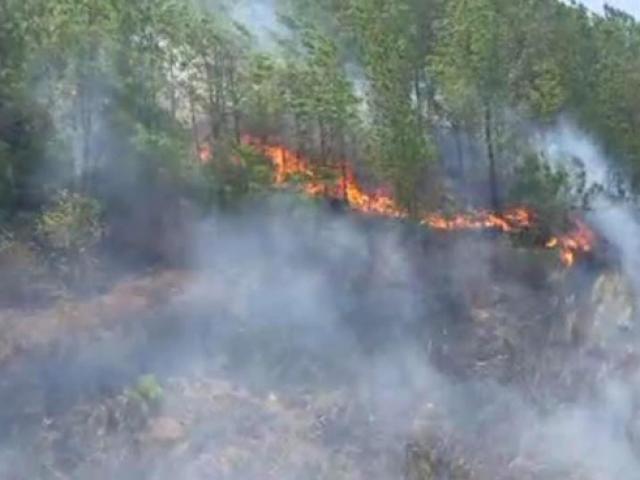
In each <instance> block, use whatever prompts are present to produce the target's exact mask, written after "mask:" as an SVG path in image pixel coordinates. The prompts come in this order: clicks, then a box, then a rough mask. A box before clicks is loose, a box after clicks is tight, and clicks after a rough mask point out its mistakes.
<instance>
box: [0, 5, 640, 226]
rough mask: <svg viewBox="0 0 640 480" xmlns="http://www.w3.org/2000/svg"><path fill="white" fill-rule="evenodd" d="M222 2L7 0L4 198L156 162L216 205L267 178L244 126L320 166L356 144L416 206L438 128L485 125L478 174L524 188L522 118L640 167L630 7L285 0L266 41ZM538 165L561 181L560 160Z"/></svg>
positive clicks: (20, 200)
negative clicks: (562, 120) (580, 131)
mask: <svg viewBox="0 0 640 480" xmlns="http://www.w3.org/2000/svg"><path fill="white" fill-rule="evenodd" d="M219 6H220V8H219V9H217V10H216V11H215V12H211V10H209V9H206V8H201V2H184V1H178V0H143V1H139V2H133V3H131V2H127V1H125V0H113V1H110V2H99V3H96V2H92V1H89V0H81V1H69V0H51V1H44V0H20V1H18V0H2V2H1V3H0V15H2V16H3V22H2V23H0V212H4V215H5V216H6V217H10V216H11V214H13V213H15V211H17V210H21V209H24V208H27V207H28V208H34V207H38V206H39V205H42V203H43V202H46V201H47V200H49V199H48V198H47V194H48V192H50V191H52V190H55V189H56V188H59V186H56V183H57V185H59V184H63V185H65V186H67V187H68V188H69V189H70V190H71V191H78V192H84V193H87V194H89V195H92V196H95V197H98V198H100V199H101V200H102V201H103V202H104V203H105V204H104V207H105V209H109V208H110V207H112V202H113V203H118V202H120V203H125V204H126V203H127V202H129V201H130V196H131V197H133V193H131V192H137V191H138V190H143V188H147V187H149V188H148V189H152V188H151V187H150V186H149V184H154V185H155V183H157V182H160V183H162V185H163V186H167V188H169V187H171V188H176V189H181V190H183V191H185V192H187V193H189V194H191V196H192V197H194V198H198V199H200V200H201V201H202V203H203V204H204V205H205V206H206V207H210V206H213V205H214V204H216V203H222V204H225V205H231V204H233V203H235V202H239V201H241V199H243V198H245V197H246V196H247V195H254V194H258V195H259V194H261V192H263V191H265V186H266V185H268V183H269V176H268V172H267V171H266V167H265V166H264V162H263V159H262V158H260V156H258V155H255V152H251V151H250V149H245V148H244V147H242V146H241V143H242V142H241V139H242V136H243V135H244V134H250V135H252V136H253V137H254V138H258V139H261V140H263V141H273V142H278V143H286V144H287V145H288V146H290V147H291V148H292V149H293V150H295V151H297V152H299V153H301V154H304V155H305V157H308V158H310V159H311V160H312V161H314V162H316V163H317V164H318V169H319V170H321V169H322V168H324V167H335V166H336V165H338V166H339V165H342V163H343V162H344V161H345V160H350V161H353V162H354V163H358V166H359V167H363V170H366V171H368V172H371V173H372V174H373V176H374V180H376V181H377V182H378V183H380V184H384V185H386V186H389V187H392V188H393V190H394V192H395V194H396V196H397V198H398V200H399V201H400V203H401V204H402V205H403V206H404V207H406V208H407V209H408V210H409V211H418V210H420V209H422V208H426V207H430V206H433V205H434V204H438V203H439V202H440V199H441V198H442V191H443V189H444V186H445V185H446V184H447V183H448V178H447V174H446V171H447V167H448V165H447V163H450V159H449V158H444V159H442V158H441V157H442V156H443V153H444V152H439V151H438V146H439V145H440V144H439V142H436V141H435V140H434V139H436V138H439V135H440V133H441V130H442V129H444V128H447V127H451V129H452V130H453V131H455V132H465V133H467V134H468V136H469V138H471V139H472V141H473V142H476V143H479V144H484V147H485V148H484V152H485V154H484V155H474V156H473V158H472V159H470V160H469V162H473V164H472V165H470V167H471V168H466V170H465V172H464V175H465V176H466V177H468V178H464V179H463V180H464V181H465V182H466V183H469V184H475V183H478V182H487V180H488V181H489V182H490V183H491V187H492V190H495V191H496V192H498V191H501V192H509V191H516V190H522V191H525V190H527V189H531V188H533V187H532V186H531V185H529V186H526V187H525V186H524V185H522V184H521V182H520V177H521V176H520V175H516V176H515V177H513V176H510V174H509V173H508V172H512V171H513V170H514V169H515V168H516V167H517V164H518V162H519V160H518V158H519V154H518V152H519V151H520V150H521V148H522V143H526V142H521V140H522V136H523V133H522V130H521V129H519V128H518V125H517V122H514V121H513V118H523V117H524V118H526V120H527V121H529V120H533V121H534V122H536V123H539V122H542V123H547V122H552V121H553V120H554V119H555V118H557V116H558V115H560V114H569V115H570V116H571V117H572V118H575V119H576V121H577V122H578V123H579V124H580V125H581V126H583V127H585V128H587V129H588V130H589V131H590V132H592V133H594V134H595V135H597V136H598V138H601V139H602V141H603V143H604V147H605V149H606V151H607V153H609V154H611V156H612V157H613V158H615V159H616V160H617V166H618V170H619V172H618V173H619V176H620V177H621V178H628V179H630V182H629V183H630V184H631V187H634V188H635V189H636V191H637V186H638V185H640V180H639V179H640V136H639V135H638V134H637V132H638V131H640V115H639V110H638V105H640V98H639V97H638V95H639V94H638V89H637V88H636V86H637V83H638V78H640V61H639V60H638V59H640V28H639V26H638V22H637V21H636V20H634V19H633V18H632V17H630V16H628V15H625V14H623V13H621V12H619V11H616V10H613V9H607V10H606V13H605V14H604V15H603V16H597V15H589V14H587V13H586V11H585V9H583V8H579V7H576V6H574V5H567V4H566V3H564V2H561V1H560V0H540V1H530V0H517V1H512V0H451V1H446V0H393V1H383V0H345V1H335V0H319V1H315V2H311V1H308V0H281V1H279V2H278V14H279V15H280V19H281V20H282V24H283V25H284V26H285V27H286V34H285V35H281V36H279V37H278V39H277V40H278V41H277V45H276V46H275V47H274V48H271V49H265V48H262V47H263V45H261V38H260V37H254V36H253V33H252V31H251V30H250V29H249V28H247V27H246V26H243V25H240V24H239V23H238V22H237V21H235V20H233V19H232V18H230V17H229V15H228V12H229V11H231V10H232V7H233V2H231V1H230V0H220V2H219ZM205 141H206V142H207V143H209V144H211V145H212V147H213V150H214V151H215V153H216V158H215V159H214V160H215V161H213V162H211V163H209V164H207V165H201V164H200V163H199V161H198V158H197V155H194V153H193V152H194V150H196V149H197V146H198V145H202V144H203V142H205ZM439 159H440V160H442V164H439V163H438V160H439ZM514 159H515V160H514ZM462 163H464V162H461V164H462ZM525 163H526V162H525ZM487 165H488V167H489V168H488V169H487V168H486V167H487ZM443 167H445V168H443ZM517 168H520V167H517ZM523 168H524V167H523ZM527 168H528V167H527ZM326 171H331V168H326ZM482 172H484V173H482ZM503 172H507V173H503ZM523 175H524V176H525V177H527V176H533V177H536V178H537V174H535V175H534V174H533V173H532V172H530V171H528V170H527V172H525V173H523ZM541 175H542V180H540V181H539V182H538V183H540V182H542V183H544V182H546V181H549V182H551V185H550V186H549V187H548V188H550V189H551V190H554V189H555V188H556V183H555V182H556V178H555V177H553V176H552V177H548V178H547V176H545V175H544V174H541ZM570 177H571V178H569V179H568V181H569V182H572V181H574V180H575V179H574V178H573V177H572V176H570ZM54 179H55V182H54ZM160 179H161V180H160ZM514 179H515V180H516V184H515V185H512V184H511V182H512V181H513V180H514ZM328 180H329V181H330V180H331V179H328ZM518 182H520V183H518ZM536 188H538V187H536ZM123 192H129V193H128V195H123ZM531 195H534V194H531ZM534 196H538V197H540V196H544V195H543V194H542V193H537V194H535V195H534ZM525 197H526V195H525V196H523V197H522V198H523V199H525V200H526V198H525ZM438 206H440V205H438Z"/></svg>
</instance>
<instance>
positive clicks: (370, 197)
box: [243, 136, 596, 266]
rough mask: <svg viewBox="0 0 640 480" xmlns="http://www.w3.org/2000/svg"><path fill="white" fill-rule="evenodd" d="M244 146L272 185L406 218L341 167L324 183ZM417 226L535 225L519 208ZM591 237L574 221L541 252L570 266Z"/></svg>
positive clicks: (309, 171)
mask: <svg viewBox="0 0 640 480" xmlns="http://www.w3.org/2000/svg"><path fill="white" fill-rule="evenodd" d="M243 141H244V143H247V144H250V145H252V146H254V147H255V148H257V149H258V150H259V151H261V152H262V153H263V154H264V155H265V156H266V157H267V158H268V159H269V160H270V161H271V163H272V165H273V167H274V183H275V184H276V185H277V186H285V185H286V184H287V182H289V181H290V180H292V179H298V180H299V182H300V186H301V189H302V191H304V192H305V193H306V194H308V195H311V196H324V197H329V198H338V199H343V200H345V201H346V202H347V203H348V204H349V206H350V208H351V209H353V210H355V211H357V212H361V213H365V214H374V215H380V216H383V217H388V218H407V217H408V216H409V212H408V211H407V210H406V209H405V208H403V207H401V206H400V205H398V203H397V201H396V200H395V199H394V198H393V196H392V195H390V194H389V193H387V192H385V190H384V189H381V188H379V189H376V190H373V191H367V190H366V189H365V188H364V187H363V186H362V185H361V184H360V183H359V182H358V179H357V177H356V175H355V172H354V170H353V169H352V168H351V167H350V166H349V165H347V164H343V165H341V166H339V167H335V166H334V167H333V168H331V169H330V170H331V171H332V173H334V175H333V176H334V177H335V178H334V179H333V180H329V181H327V180H326V179H323V178H322V176H321V174H320V171H321V170H320V168H318V167H317V166H314V165H313V163H312V162H310V161H309V160H308V159H306V158H305V157H303V156H301V155H298V154H296V153H294V152H292V151H290V150H289V149H287V148H286V147H284V146H281V145H265V144H263V143H262V142H260V141H258V140H255V139H253V138H251V137H248V136H246V137H244V138H243ZM420 223H421V224H422V225H425V226H428V227H429V228H432V229H436V230H449V231H455V230H497V231H500V232H504V233H518V232H522V231H525V230H527V229H530V228H531V227H533V226H534V225H535V224H536V216H535V214H534V213H533V212H532V211H531V210H529V209H527V208H525V207H515V208H510V209H508V210H505V211H503V212H500V213H495V212H490V211H487V210H477V211H473V212H469V213H458V214H456V215H453V216H445V215H443V214H441V213H428V214H425V215H424V216H423V217H422V220H421V222H420ZM595 240H596V239H595V235H594V234H593V232H592V231H591V230H590V229H589V227H588V226H587V225H586V224H585V223H584V222H581V221H579V220H576V221H575V222H574V228H573V229H572V230H571V231H570V232H569V233H567V234H565V235H562V236H553V237H551V238H549V239H548V240H547V241H546V242H545V244H544V245H545V247H546V248H549V249H557V250H558V251H559V254H560V260H561V261H562V263H564V264H565V265H566V266H572V265H573V264H574V263H575V261H576V257H577V255H579V254H583V253H588V252H590V251H591V250H592V249H593V245H594V243H595Z"/></svg>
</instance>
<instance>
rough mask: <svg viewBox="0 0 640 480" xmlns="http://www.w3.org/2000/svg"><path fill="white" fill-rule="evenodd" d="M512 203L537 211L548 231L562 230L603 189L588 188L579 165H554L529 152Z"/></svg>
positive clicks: (517, 175) (518, 172) (520, 167)
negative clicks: (571, 217)
mask: <svg viewBox="0 0 640 480" xmlns="http://www.w3.org/2000/svg"><path fill="white" fill-rule="evenodd" d="M514 177H515V178H514V180H513V183H512V187H511V191H510V201H511V202H512V203H514V204H517V205H528V206H531V207H533V208H534V209H535V211H536V212H537V213H538V215H539V216H540V218H541V219H542V220H543V222H544V226H543V227H544V228H549V229H551V230H554V231H562V230H563V229H564V228H565V227H566V226H567V225H566V221H567V219H568V214H569V212H571V211H574V210H578V209H580V210H584V209H587V208H588V207H589V204H590V202H591V200H592V198H593V196H594V195H597V194H598V193H599V192H600V187H599V186H597V185H593V186H590V187H588V188H587V184H586V175H585V172H584V170H583V169H581V168H580V167H579V165H575V166H574V167H573V168H570V169H569V168H564V167H561V166H558V167H554V166H552V165H551V164H550V163H549V162H548V161H547V160H546V159H545V158H544V157H541V156H539V155H536V154H533V153H529V154H527V155H525V157H524V160H523V162H522V163H521V164H520V165H518V166H517V168H516V170H515V172H514Z"/></svg>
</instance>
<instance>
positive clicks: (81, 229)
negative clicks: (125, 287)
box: [36, 190, 105, 282]
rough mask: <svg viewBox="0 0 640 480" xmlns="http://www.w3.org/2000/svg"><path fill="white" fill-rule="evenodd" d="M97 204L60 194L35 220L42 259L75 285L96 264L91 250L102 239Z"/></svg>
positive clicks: (66, 192)
mask: <svg viewBox="0 0 640 480" xmlns="http://www.w3.org/2000/svg"><path fill="white" fill-rule="evenodd" d="M101 213H102V212H101V208H100V204H99V203H98V202H97V201H96V200H94V199H92V198H90V197H86V196H84V195H81V194H78V193H72V192H69V191H68V190H63V191H61V192H59V194H58V195H57V196H56V197H55V199H54V201H53V202H52V204H51V205H50V206H49V207H48V208H45V209H44V210H43V211H42V212H41V214H40V215H39V216H38V218H37V219H36V234H37V237H38V239H39V242H40V244H41V247H42V249H43V252H44V255H45V259H46V260H47V262H48V264H49V265H50V266H51V267H53V269H54V271H55V273H58V274H61V275H62V276H63V277H64V278H65V279H67V280H70V281H73V282H77V281H83V280H85V279H86V275H87V274H89V273H90V272H91V271H93V267H94V266H95V263H96V257H95V256H94V253H95V252H94V250H95V247H96V245H97V244H98V242H99V241H100V240H101V239H102V237H103V235H104V231H105V230H104V226H103V224H102V221H101Z"/></svg>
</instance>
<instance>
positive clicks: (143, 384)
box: [128, 375, 163, 406]
mask: <svg viewBox="0 0 640 480" xmlns="http://www.w3.org/2000/svg"><path fill="white" fill-rule="evenodd" d="M162 395H163V391H162V387H161V386H160V384H159V383H158V380H157V379H156V377H155V375H142V376H141V377H140V378H138V381H137V383H136V385H135V386H134V387H133V388H132V389H131V390H129V391H128V396H129V397H130V398H131V399H133V400H135V401H137V402H141V403H144V404H146V405H148V406H151V405H156V406H157V405H158V404H159V403H160V401H161V400H162Z"/></svg>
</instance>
